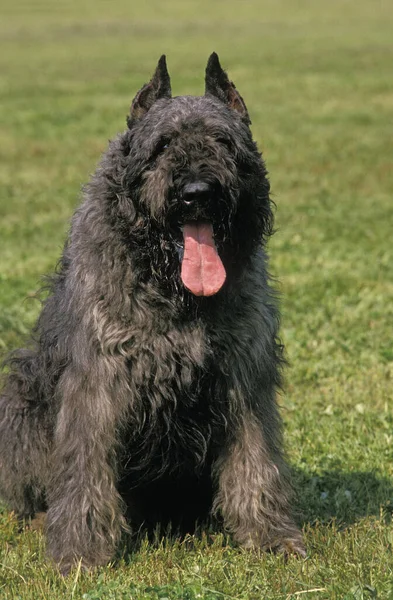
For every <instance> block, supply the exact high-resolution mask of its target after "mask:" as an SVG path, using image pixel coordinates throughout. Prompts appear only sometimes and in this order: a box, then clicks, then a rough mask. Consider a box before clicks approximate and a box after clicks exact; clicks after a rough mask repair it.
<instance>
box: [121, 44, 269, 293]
mask: <svg viewBox="0 0 393 600" xmlns="http://www.w3.org/2000/svg"><path fill="white" fill-rule="evenodd" d="M249 124H250V120H249V117H248V113H247V109H246V107H245V104H244V102H243V99H242V98H241V96H240V95H239V93H238V92H237V90H236V88H235V86H234V85H233V84H232V83H231V82H230V81H229V80H228V77H227V75H226V74H225V72H224V71H223V70H222V69H221V66H220V64H219V61H218V57H217V55H216V54H213V55H212V56H211V57H210V59H209V62H208V65H207V69H206V93H205V95H204V96H201V97H193V96H179V97H175V98H172V97H171V90H170V80H169V75H168V72H167V70H166V64H165V58H164V57H162V58H161V59H160V61H159V63H158V66H157V70H156V72H155V74H154V76H153V78H152V80H151V81H150V82H149V83H148V84H146V85H145V86H143V88H142V89H141V90H140V91H139V92H138V94H137V96H136V97H135V99H134V101H133V104H132V107H131V114H130V117H129V118H128V125H129V134H128V136H129V137H128V148H127V152H128V158H127V167H126V176H125V181H126V183H127V185H128V187H129V193H130V196H132V198H133V201H134V202H135V203H136V204H137V206H138V211H139V212H140V213H141V214H142V215H144V216H145V218H146V219H148V221H149V228H150V233H151V235H154V231H157V230H158V231H160V234H161V237H162V238H163V239H164V238H165V239H166V240H170V242H171V243H172V246H173V247H176V251H175V252H174V254H175V256H174V260H177V262H179V261H180V263H181V269H180V274H181V279H182V282H183V284H184V285H185V287H186V288H188V290H189V291H191V292H192V293H193V294H194V295H197V296H199V295H203V296H209V295H213V294H215V293H216V292H218V291H219V290H220V289H221V287H222V286H223V284H224V282H225V279H226V270H227V269H226V266H225V263H226V262H228V260H229V257H230V256H231V257H232V259H233V258H234V256H235V255H236V254H237V255H239V254H244V253H246V254H247V252H248V253H249V252H250V250H251V246H253V247H254V246H255V245H256V244H258V243H261V242H262V238H263V236H264V235H267V234H268V233H269V232H270V227H271V211H270V201H269V184H268V181H267V179H266V171H265V168H264V165H263V162H262V160H261V157H260V154H259V153H258V150H257V148H256V145H255V143H254V142H253V140H252V136H251V132H250V129H249ZM161 245H162V241H161Z"/></svg>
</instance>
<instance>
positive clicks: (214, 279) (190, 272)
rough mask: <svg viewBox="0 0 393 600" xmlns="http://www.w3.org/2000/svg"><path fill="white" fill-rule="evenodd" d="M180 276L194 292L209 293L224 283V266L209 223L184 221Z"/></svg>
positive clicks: (209, 294) (199, 294)
mask: <svg viewBox="0 0 393 600" xmlns="http://www.w3.org/2000/svg"><path fill="white" fill-rule="evenodd" d="M183 235H184V256H183V262H182V266H181V278H182V281H183V283H184V285H185V286H186V288H188V289H189V290H190V292H192V293H193V294H195V296H212V295H213V294H216V293H217V292H218V291H219V290H220V289H221V288H222V286H223V285H224V282H225V277H226V273H225V268H224V265H223V264H222V262H221V259H220V257H219V256H218V254H217V250H216V246H215V244H214V240H213V227H212V226H211V224H210V223H199V222H196V221H194V222H192V223H186V224H185V225H184V228H183Z"/></svg>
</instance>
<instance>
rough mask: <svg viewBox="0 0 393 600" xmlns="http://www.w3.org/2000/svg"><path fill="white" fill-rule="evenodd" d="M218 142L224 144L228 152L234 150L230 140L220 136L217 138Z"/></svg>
mask: <svg viewBox="0 0 393 600" xmlns="http://www.w3.org/2000/svg"><path fill="white" fill-rule="evenodd" d="M216 142H218V143H219V144H222V146H225V147H226V148H227V149H228V150H232V142H231V140H230V139H228V138H225V137H221V136H220V137H217V138H216Z"/></svg>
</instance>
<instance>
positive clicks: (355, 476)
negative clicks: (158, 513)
mask: <svg viewBox="0 0 393 600" xmlns="http://www.w3.org/2000/svg"><path fill="white" fill-rule="evenodd" d="M291 470H292V479H293V485H294V488H295V489H296V492H297V494H296V500H295V502H294V512H295V514H296V515H297V521H298V523H299V525H303V526H308V525H309V526H311V527H312V526H313V525H315V524H316V523H321V524H325V525H329V524H330V523H332V522H333V521H334V522H335V523H336V524H337V525H338V526H339V527H340V528H341V529H345V528H346V527H349V526H350V525H351V524H354V523H356V522H357V521H359V520H360V519H362V518H365V517H368V516H375V517H380V516H381V515H382V516H384V517H385V518H389V519H390V518H392V515H393V482H392V481H391V480H390V479H388V478H384V477H381V476H378V475H377V474H375V473H373V472H371V471H351V472H344V471H340V470H332V471H324V472H322V473H319V474H317V473H314V474H313V473H307V472H305V471H303V470H301V469H297V468H292V469H291ZM220 533H223V527H222V523H221V522H219V521H216V520H215V521H211V520H207V521H204V522H202V523H199V524H197V525H196V527H195V529H192V530H188V531H187V532H186V531H184V530H182V529H173V528H171V527H170V526H169V527H165V528H162V527H160V525H159V524H157V525H156V527H155V528H145V527H143V526H142V527H141V528H140V529H139V530H138V531H137V532H135V533H134V535H132V536H130V537H128V539H127V541H124V545H123V546H122V550H121V551H120V552H121V554H122V556H123V558H126V557H127V555H128V556H129V555H131V554H133V553H135V552H138V551H139V550H140V548H141V545H143V544H144V543H146V542H147V541H148V543H149V544H150V545H152V546H153V547H157V546H159V545H160V544H162V543H163V541H164V542H166V543H171V541H177V542H180V543H181V544H186V545H187V546H189V547H190V548H192V547H193V545H194V543H195V544H197V545H198V543H200V542H201V540H203V542H204V543H207V544H208V545H210V544H211V543H214V541H215V540H216V539H217V534H220ZM223 543H229V544H231V540H230V537H229V536H226V535H224V537H223Z"/></svg>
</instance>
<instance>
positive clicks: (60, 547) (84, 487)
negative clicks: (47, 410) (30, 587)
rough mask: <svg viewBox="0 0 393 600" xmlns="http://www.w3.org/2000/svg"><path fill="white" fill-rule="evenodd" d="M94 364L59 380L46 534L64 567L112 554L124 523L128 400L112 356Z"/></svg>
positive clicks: (54, 555)
mask: <svg viewBox="0 0 393 600" xmlns="http://www.w3.org/2000/svg"><path fill="white" fill-rule="evenodd" d="M93 364H94V367H93V368H92V370H91V371H89V373H84V372H82V370H81V368H80V367H79V368H78V367H76V366H73V365H71V366H70V367H68V368H67V370H66V371H65V372H64V373H63V375H62V377H61V379H60V382H59V385H58V398H59V413H58V418H57V426H56V429H55V436H54V446H53V455H52V475H51V479H50V482H49V486H48V515H47V539H48V551H49V554H50V556H51V557H52V558H53V559H54V560H55V561H56V562H57V563H58V565H59V568H60V570H61V571H62V572H63V573H67V572H68V571H69V570H70V568H71V567H72V565H74V564H75V563H76V562H78V561H79V560H81V563H82V566H83V567H86V568H88V567H91V566H95V565H101V564H105V563H106V562H107V561H108V560H110V558H111V557H112V556H113V552H114V549H115V545H116V543H117V541H118V540H119V537H120V534H121V529H122V525H123V524H124V521H123V515H122V502H121V498H120V495H119V493H118V491H117V489H116V461H115V458H116V457H115V452H116V441H117V440H116V431H117V430H118V427H119V424H120V420H121V415H122V410H124V406H123V404H124V400H122V390H120V389H118V388H119V386H118V385H117V384H116V381H117V380H118V379H117V378H116V366H115V365H114V364H113V360H111V362H109V361H108V362H106V361H105V359H104V358H102V357H100V358H97V360H96V362H94V363H93ZM123 396H124V392H123Z"/></svg>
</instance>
